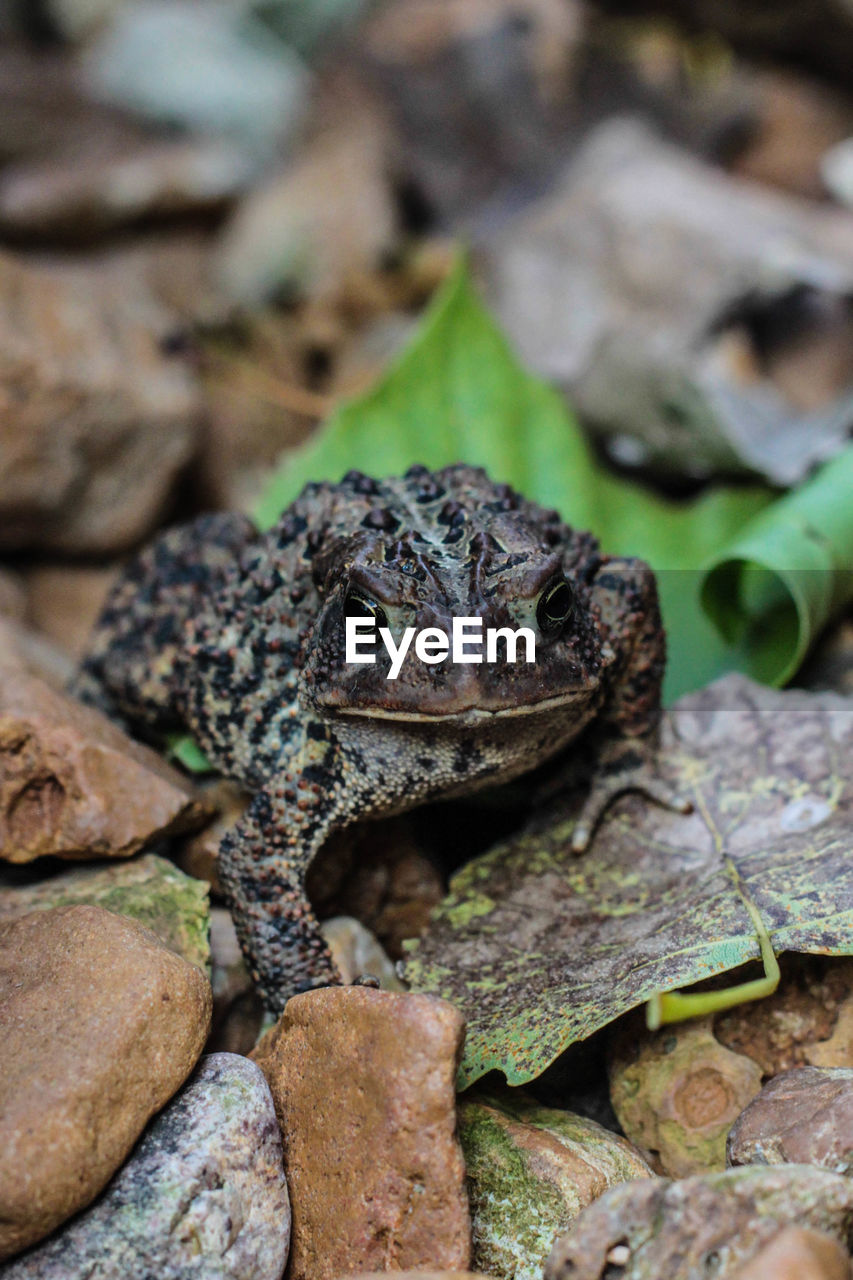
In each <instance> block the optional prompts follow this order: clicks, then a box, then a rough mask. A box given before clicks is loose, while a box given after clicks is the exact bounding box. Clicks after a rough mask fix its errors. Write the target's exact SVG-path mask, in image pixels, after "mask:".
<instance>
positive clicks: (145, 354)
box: [0, 255, 200, 554]
mask: <svg viewBox="0 0 853 1280" xmlns="http://www.w3.org/2000/svg"><path fill="white" fill-rule="evenodd" d="M173 327H174V317H173V316H172V315H171V313H170V312H168V311H167V310H166V309H165V308H164V307H163V306H162V305H161V304H160V303H159V302H157V301H156V300H155V298H154V297H153V295H152V293H151V292H150V290H149V289H148V287H147V285H146V282H145V277H144V271H143V269H142V267H141V264H140V263H139V262H138V261H136V260H135V259H134V258H132V257H126V258H124V259H122V258H121V257H119V256H115V257H113V258H110V257H101V258H98V259H92V260H91V261H87V262H85V263H80V262H75V263H74V264H73V265H67V264H63V265H51V266H44V265H42V266H39V267H33V266H30V265H24V264H23V263H22V262H20V261H17V260H16V259H15V258H13V257H11V256H9V255H0V419H2V422H3V432H2V435H0V546H3V547H7V548H10V549H12V548H14V549H24V548H40V549H56V550H59V551H62V552H63V553H64V554H65V553H72V554H101V553H105V552H110V551H115V550H119V549H122V548H124V547H127V546H129V545H131V544H132V543H134V542H135V541H137V540H139V539H140V538H142V537H143V536H144V535H145V534H146V533H147V532H148V531H149V530H150V529H151V528H152V527H153V526H154V524H155V523H156V521H157V520H158V518H159V517H160V516H161V515H162V513H163V511H164V510H165V507H166V504H167V502H168V500H169V497H170V495H171V492H172V489H173V486H174V482H175V480H176V479H177V476H178V474H179V472H180V471H181V469H182V468H183V467H184V465H185V464H186V463H187V462H188V461H189V459H190V457H191V456H192V454H193V452H194V450H195V447H196V433H197V426H198V418H199V413H200V399H199V393H198V390H197V388H196V386H195V383H194V381H193V379H192V377H191V376H190V373H189V370H188V368H187V366H185V364H184V363H183V362H182V361H181V360H180V358H178V357H176V356H169V355H167V354H164V351H163V350H162V348H161V342H162V340H163V339H164V338H165V337H167V336H168V334H169V332H170V331H171V330H172V329H173Z"/></svg>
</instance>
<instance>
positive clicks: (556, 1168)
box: [459, 1089, 652, 1280]
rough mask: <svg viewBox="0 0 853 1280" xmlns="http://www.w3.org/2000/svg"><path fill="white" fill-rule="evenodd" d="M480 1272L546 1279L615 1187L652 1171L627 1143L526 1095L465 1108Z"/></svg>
mask: <svg viewBox="0 0 853 1280" xmlns="http://www.w3.org/2000/svg"><path fill="white" fill-rule="evenodd" d="M459 1137H460V1141H461V1143H462V1150H463V1152H464V1155H465V1167H466V1170H467V1174H468V1195H469V1198H470V1202H471V1214H472V1218H473V1228H474V1251H473V1264H474V1266H478V1267H482V1269H483V1270H484V1271H488V1272H489V1273H490V1274H492V1275H494V1276H498V1277H500V1278H501V1280H541V1276H542V1267H543V1265H544V1263H545V1260H546V1258H547V1257H548V1254H549V1253H550V1252H551V1247H552V1246H553V1244H554V1240H555V1239H556V1238H557V1236H560V1235H562V1234H563V1233H564V1232H565V1231H566V1230H567V1229H568V1227H569V1226H570V1225H571V1223H572V1222H573V1221H574V1220H575V1218H577V1216H578V1214H579V1213H581V1211H582V1210H583V1209H585V1208H586V1207H587V1205H589V1204H591V1203H592V1201H593V1200H595V1199H597V1198H598V1196H600V1195H602V1194H603V1193H604V1192H605V1191H607V1190H608V1189H609V1188H610V1187H614V1186H617V1185H618V1184H619V1183H622V1182H628V1181H630V1180H631V1179H633V1178H649V1177H651V1176H652V1171H651V1169H650V1168H649V1166H648V1165H647V1164H646V1162H645V1161H644V1160H643V1158H642V1156H641V1155H640V1154H639V1152H637V1151H636V1150H635V1149H634V1148H633V1147H632V1146H631V1145H630V1143H628V1142H626V1141H625V1139H624V1138H619V1137H617V1136H616V1135H615V1134H613V1133H610V1132H609V1131H608V1130H607V1129H603V1128H602V1127H601V1125H599V1124H596V1123H595V1121H594V1120H587V1119H585V1118H584V1117H583V1116H578V1115H573V1114H572V1112H570V1111H558V1110H555V1109H553V1108H550V1107H541V1106H539V1105H537V1103H536V1102H534V1101H533V1100H532V1099H530V1098H528V1097H526V1096H525V1094H524V1093H523V1092H522V1091H521V1090H520V1089H514V1090H512V1091H511V1092H510V1091H508V1090H507V1091H506V1093H502V1094H500V1095H499V1096H495V1097H492V1096H490V1095H485V1096H481V1097H468V1096H467V1095H465V1096H464V1097H463V1098H462V1099H460V1102H459Z"/></svg>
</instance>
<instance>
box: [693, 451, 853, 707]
mask: <svg viewBox="0 0 853 1280" xmlns="http://www.w3.org/2000/svg"><path fill="white" fill-rule="evenodd" d="M701 598H702V602H703V604H704V606H705V608H706V609H707V611H708V613H709V615H710V617H711V618H712V619H713V620H714V622H715V623H716V625H717V627H718V628H719V630H720V632H721V634H722V635H723V636H724V637H725V639H726V640H727V641H728V642H729V643H730V644H731V645H732V646H733V652H734V653H736V656H737V665H738V666H739V667H740V668H741V669H742V670H744V671H747V672H748V673H749V674H750V675H753V676H755V678H756V679H758V680H763V681H765V682H766V683H768V684H784V683H785V682H786V681H787V680H789V679H790V678H791V676H793V675H794V673H795V672H796V670H797V668H798V667H799V665H800V663H801V662H802V660H803V658H804V657H805V655H806V652H807V650H808V648H809V645H810V644H811V642H812V640H813V639H814V638H815V636H816V635H817V634H818V632H819V631H820V630H821V628H822V627H823V626H824V625H825V624H826V623H827V622H828V621H829V620H830V618H832V616H833V615H834V614H836V613H837V612H838V611H839V610H840V609H841V608H842V607H843V606H844V605H845V604H848V603H849V602H850V601H851V600H853V446H850V447H849V448H848V449H846V450H845V451H844V452H843V453H841V454H839V455H838V457H836V458H834V459H833V461H832V462H829V463H827V465H826V466H824V467H823V468H822V469H821V470H820V471H819V472H818V473H817V475H816V476H814V478H813V479H811V480H810V481H809V482H808V483H807V484H805V485H803V486H802V488H801V489H798V490H796V491H795V492H794V493H790V494H788V495H787V496H786V497H784V498H780V499H779V500H778V501H777V502H774V503H773V504H772V505H771V506H769V507H768V508H767V509H766V510H765V511H763V512H761V513H760V514H759V515H757V516H756V517H755V518H754V519H753V520H751V521H750V522H749V523H748V524H747V525H746V526H745V527H744V528H743V529H742V530H741V532H740V533H739V534H738V535H737V536H736V537H735V539H734V541H733V542H731V543H729V544H728V545H726V546H725V547H724V548H723V549H722V550H721V551H720V552H719V553H718V554H717V555H716V556H715V557H714V558H713V560H712V562H711V565H710V569H709V572H708V575H707V578H706V580H705V582H704V585H703V590H702V597H701Z"/></svg>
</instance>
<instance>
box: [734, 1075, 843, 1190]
mask: <svg viewBox="0 0 853 1280" xmlns="http://www.w3.org/2000/svg"><path fill="white" fill-rule="evenodd" d="M728 1159H729V1163H730V1164H733V1165H741V1164H783V1163H788V1164H815V1165H820V1167H821V1168H823V1169H831V1170H833V1172H835V1173H844V1174H850V1173H853V1069H852V1068H849V1067H835V1068H828V1067H827V1068H821V1067H795V1068H794V1069H793V1070H792V1071H785V1072H783V1073H782V1075H779V1076H776V1078H775V1079H774V1080H771V1081H770V1083H769V1084H767V1085H765V1087H764V1088H763V1089H762V1090H761V1093H759V1095H758V1097H757V1098H755V1099H754V1100H753V1101H752V1102H751V1103H750V1104H749V1106H748V1107H747V1108H746V1110H745V1111H744V1112H743V1114H742V1115H740V1116H739V1117H738V1119H737V1121H736V1122H735V1125H734V1127H733V1128H732V1131H731V1133H730V1134H729V1141H728Z"/></svg>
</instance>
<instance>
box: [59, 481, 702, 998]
mask: <svg viewBox="0 0 853 1280" xmlns="http://www.w3.org/2000/svg"><path fill="white" fill-rule="evenodd" d="M563 581H565V582H567V583H568V584H569V587H570V590H571V608H570V611H569V613H568V616H567V617H566V619H565V622H563V623H560V624H559V625H558V626H557V627H556V629H555V628H554V625H553V623H551V624H549V626H548V627H547V628H545V625H544V621H543V618H544V615H543V614H542V607H543V606H542V605H541V604H540V603H539V602H540V601H541V600H542V597H543V593H544V594H547V593H548V591H549V590H552V589H553V588H554V585H555V584H560V583H562V582H563ZM353 592H356V593H357V594H358V595H359V596H361V597H362V598H363V599H369V600H370V601H371V602H373V603H374V604H375V605H377V606H379V607H381V609H382V610H383V612H384V614H385V617H386V618H387V624H388V626H389V627H390V628H391V630H392V632H393V633H394V635H395V638H396V639H397V640H399V637H400V634H401V632H402V629H403V628H404V627H405V626H414V627H416V628H418V629H420V628H422V627H426V626H439V627H442V628H443V629H444V630H446V631H447V632H448V633H450V631H451V627H452V621H451V620H452V618H453V617H454V616H460V617H481V618H482V619H483V620H484V627H488V626H493V627H499V626H506V625H509V624H512V626H513V627H514V628H515V627H519V626H530V627H532V628H534V630H535V631H536V634H537V644H536V661H535V663H534V664H527V663H525V662H516V663H514V664H512V663H508V662H506V661H499V662H497V663H494V664H486V663H483V664H480V665H473V664H472V665H460V664H454V663H452V662H450V661H449V660H448V661H445V662H442V663H440V664H436V665H432V666H427V665H425V664H423V663H421V662H420V661H419V660H418V659H417V657H416V655H415V653H414V649H413V648H412V650H411V651H410V652H409V653H408V654H407V656H406V659H405V661H404V663H403V667H402V670H401V672H400V676H399V678H398V679H397V680H396V681H390V680H388V679H386V673H387V669H388V665H389V664H388V659H387V657H386V655H385V650H384V646H382V645H379V646H377V651H376V652H377V662H376V664H375V665H372V666H371V665H358V666H356V665H355V664H350V665H349V666H348V665H347V663H346V662H345V660H344V610H345V608H346V607H351V602H352V599H353V595H352V593H353ZM559 598H561V599H562V600H563V601H565V599H566V598H567V597H566V593H565V592H563V593H561V596H560V597H559ZM345 601H349V602H350V603H349V605H345ZM546 620H547V619H546ZM540 621H543V625H542V626H540ZM663 666H664V635H663V630H662V628H661V623H660V615H659V611H658V604H657V594H656V589H655V583H654V578H653V575H652V573H651V571H650V570H649V569H648V568H647V566H645V565H644V564H643V563H642V562H641V561H639V560H615V559H610V558H608V557H606V556H603V555H602V554H601V553H600V551H599V548H598V543H597V542H596V540H595V538H594V537H593V536H592V535H591V534H589V533H581V532H577V531H575V530H573V529H571V528H570V527H569V526H568V525H566V524H564V523H563V522H562V520H561V519H560V517H559V516H558V515H557V513H556V512H555V511H548V510H545V509H543V508H542V507H539V506H537V505H536V504H535V503H532V502H527V501H526V500H525V499H524V498H522V497H521V495H520V494H518V493H516V492H514V491H513V490H512V489H510V488H509V487H508V486H506V485H496V484H494V483H492V481H490V480H489V478H488V477H487V476H486V474H485V473H484V472H483V471H481V470H478V469H475V468H472V467H466V466H455V467H446V468H445V469H444V470H442V471H437V472H430V471H427V470H426V469H425V468H423V467H413V468H411V469H410V470H409V471H408V472H407V473H406V475H405V476H404V477H402V478H395V479H389V480H382V481H377V480H373V479H370V478H369V477H367V476H364V475H362V474H360V473H358V472H350V473H349V474H348V475H347V476H345V477H344V479H343V480H342V481H341V483H340V484H312V485H308V486H307V488H306V489H305V490H304V491H303V492H302V494H301V495H300V497H299V498H298V499H297V500H296V501H295V502H294V503H293V505H292V506H291V507H290V508H289V509H288V510H287V511H286V512H285V513H284V515H283V516H282V517H281V519H280V520H279V522H278V524H277V525H276V526H275V527H274V528H273V529H271V530H269V531H268V532H266V533H263V534H258V533H257V532H256V531H255V530H254V529H253V527H252V526H251V524H250V523H249V522H248V521H247V520H246V519H245V518H243V517H240V516H236V515H222V516H207V517H202V518H201V519H199V520H196V521H194V522H193V523H192V524H190V525H187V526H184V527H182V528H179V529H175V530H173V531H171V532H169V533H166V534H165V535H163V536H162V537H161V538H160V539H159V540H158V541H157V542H155V543H154V544H153V545H152V546H151V547H149V548H148V549H147V550H145V551H143V552H142V553H141V554H140V555H139V556H138V557H137V558H136V559H135V560H134V561H133V562H132V563H131V564H130V565H129V566H128V568H127V570H126V572H125V574H124V576H123V577H122V579H121V580H120V582H119V583H118V584H117V586H116V587H115V589H114V590H113V592H112V594H111V595H110V597H109V599H108V601H107V604H106V606H105V609H104V611H103V614H102V616H101V618H100V621H99V623H98V626H97V628H96V631H95V634H94V637H93V643H92V649H91V653H90V656H89V657H88V659H87V660H86V662H85V664H84V666H83V668H82V670H81V672H80V675H79V677H78V679H77V682H76V691H77V693H78V694H79V696H81V697H83V698H84V699H85V700H86V701H88V702H90V703H93V704H95V705H97V706H100V707H101V708H102V709H104V710H106V711H107V712H108V713H109V714H111V715H113V716H114V717H116V718H120V719H122V720H123V721H124V722H125V723H126V724H128V725H129V726H130V727H147V728H148V729H153V730H158V731H159V730H164V729H167V728H171V727H178V726H180V727H183V728H186V729H187V730H189V732H190V733H191V734H192V735H193V737H194V738H195V739H196V741H197V742H198V743H199V745H200V746H201V747H202V749H203V750H204V751H205V753H206V754H207V756H208V758H209V759H210V761H211V762H212V764H213V765H215V766H216V767H217V768H218V769H220V770H221V771H222V772H223V773H224V774H226V775H228V776H229V777H233V778H236V779H238V780H239V781H241V782H242V783H244V784H245V785H246V786H247V787H248V788H249V789H250V790H251V791H254V792H255V793H256V795H255V797H254V800H253V803H252V804H251V806H250V808H249V810H248V811H247V813H246V814H245V816H244V817H243V818H242V820H241V821H240V822H239V823H238V824H237V825H236V826H235V827H234V828H233V829H232V830H231V831H230V832H229V833H228V834H227V835H226V836H225V838H224V840H223V842H222V846H221V850H220V875H221V879H222V882H223V885H224V886H225V889H226V892H227V894H228V896H229V899H230V903H231V907H232V910H233V913H234V917H235V921H236V925H237V930H238V933H239V935H240V940H241V943H242V945H243V948H244V950H245V952H246V955H247V957H248V959H249V963H250V967H251V969H252V973H253V976H254V977H255V980H256V981H257V982H258V984H259V986H260V988H261V991H262V993H263V995H264V998H265V1000H266V1001H267V1003H268V1005H269V1006H270V1007H271V1008H272V1009H275V1010H279V1009H281V1008H282V1007H283V1005H284V1003H285V1001H286V999H287V998H288V996H290V995H291V994H293V992H294V991H297V990H305V989H306V988H309V987H312V986H321V985H323V984H326V983H329V982H336V981H338V980H339V978H338V975H337V973H336V970H335V968H334V965H333V962H332V960H331V957H330V955H329V951H328V948H327V947H326V944H325V942H324V940H323V938H322V935H321V934H320V932H319V930H318V927H317V922H316V919H315V917H314V915H313V913H312V910H311V907H310V905H309V903H308V901H307V899H306V897H305V891H304V881H305V874H306V871H307V869H308V867H309V866H310V864H311V862H312V860H313V858H314V856H315V854H316V853H317V852H318V850H319V849H320V847H321V846H322V844H323V843H324V841H325V840H326V838H327V837H328V836H329V834H330V833H331V832H332V831H334V830H336V829H339V828H341V827H344V826H346V825H348V824H349V823H351V822H354V821H355V820H357V819H363V818H370V817H376V816H378V815H381V814H391V813H398V812H401V811H403V810H406V809H409V808H412V807H413V806H415V805H417V804H421V803H423V802H424V801H427V800H430V799H432V798H434V797H437V796H441V797H448V796H458V795H463V794H466V793H469V792H472V791H476V790H477V789H478V788H481V787H484V786H488V785H492V784H494V783H496V782H500V781H503V780H506V779H510V778H514V777H516V776H518V775H519V774H522V773H525V772H527V771H528V770H530V769H532V768H534V767H535V766H536V765H538V764H540V763H542V762H543V761H545V760H548V759H550V758H551V757H553V756H556V755H557V754H558V753H559V752H561V751H562V750H563V748H565V747H566V746H567V745H568V744H569V743H570V742H571V741H572V740H573V739H574V738H576V737H577V736H578V734H579V733H580V732H581V730H583V729H584V728H585V727H586V726H587V725H589V724H590V722H591V721H593V720H595V722H596V723H595V728H594V730H593V733H594V736H595V738H596V747H597V750H598V751H599V753H600V760H601V773H600V780H599V783H598V784H597V785H596V787H595V788H594V789H593V791H592V792H591V794H590V796H589V799H588V801H587V803H586V805H585V807H584V810H583V812H582V814H581V817H580V819H579V821H578V823H577V826H576V829H575V845H576V847H577V848H579V849H580V848H583V847H584V846H585V845H586V843H587V842H588V840H589V838H590V834H591V830H592V826H593V825H594V822H595V820H596V818H597V816H598V815H599V814H600V813H601V811H602V810H603V808H604V807H605V806H606V805H607V804H608V803H609V801H610V800H611V799H612V797H613V796H614V795H616V794H618V793H619V792H621V791H624V790H626V789H627V788H631V787H634V788H640V789H642V790H645V791H647V792H648V793H649V794H652V795H654V796H656V797H657V798H658V799H661V800H663V801H664V802H665V803H675V804H678V805H680V801H678V800H677V798H673V797H672V796H671V795H670V794H669V793H668V791H667V790H666V789H665V788H664V787H663V786H662V785H661V784H660V783H659V781H658V780H657V779H656V777H655V774H654V769H653V766H652V763H651V761H652V752H651V748H652V746H653V741H654V735H655V730H656V727H657V724H658V720H659V715H660V686H661V678H662V674H663Z"/></svg>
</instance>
